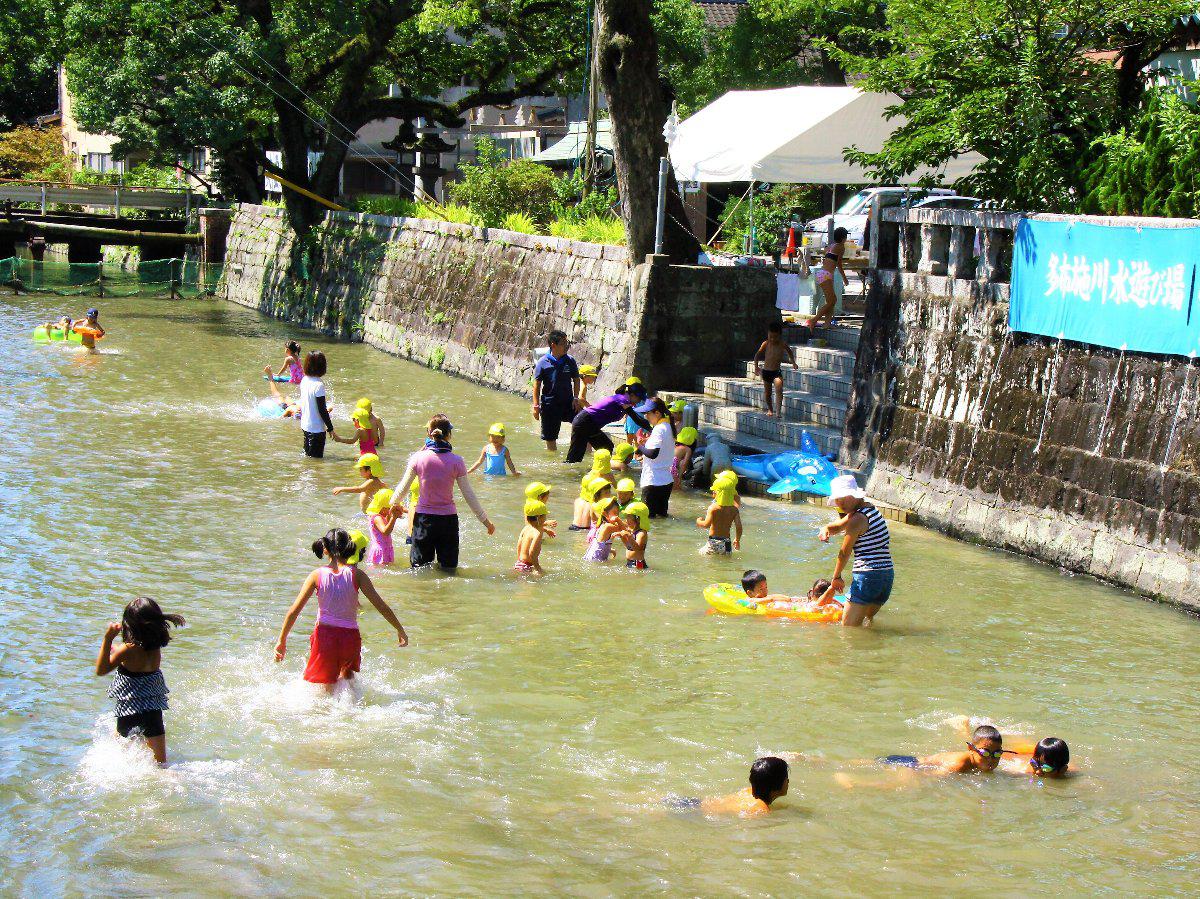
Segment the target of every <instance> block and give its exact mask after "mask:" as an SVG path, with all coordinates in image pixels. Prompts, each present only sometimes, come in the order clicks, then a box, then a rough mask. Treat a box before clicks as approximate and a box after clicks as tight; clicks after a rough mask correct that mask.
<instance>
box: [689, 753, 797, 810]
mask: <svg viewBox="0 0 1200 899" xmlns="http://www.w3.org/2000/svg"><path fill="white" fill-rule="evenodd" d="M787 792H788V763H787V762H785V761H784V760H783V759H781V758H778V757H777V756H773V755H768V756H763V757H762V758H759V759H755V760H754V764H753V765H751V766H750V786H749V787H746V788H745V789H742V790H738V791H737V792H736V793H730V794H729V795H728V796H720V797H715V798H713V799H705V800H703V801H701V802H696V801H695V800H692V801H690V802H689V801H687V800H684V801H683V802H682V803H679V802H678V801H676V802H675V803H670V804H672V805H675V806H676V807H683V808H695V807H699V809H700V811H701V812H703V813H704V814H706V815H736V816H737V817H739V818H757V817H759V816H761V815H765V814H767V813H768V812H770V811H771V805H772V803H774V802H775V800H777V799H782V798H783V797H784V796H786V795H787Z"/></svg>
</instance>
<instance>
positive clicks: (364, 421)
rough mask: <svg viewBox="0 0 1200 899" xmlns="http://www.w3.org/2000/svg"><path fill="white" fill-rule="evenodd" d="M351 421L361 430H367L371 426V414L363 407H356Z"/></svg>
mask: <svg viewBox="0 0 1200 899" xmlns="http://www.w3.org/2000/svg"><path fill="white" fill-rule="evenodd" d="M350 420H351V421H352V422H354V423H355V424H356V425H358V426H359V427H360V428H366V427H368V426H369V425H370V424H371V413H370V412H368V411H367V410H366V409H364V408H363V407H362V406H356V407H355V408H354V411H353V412H351V413H350Z"/></svg>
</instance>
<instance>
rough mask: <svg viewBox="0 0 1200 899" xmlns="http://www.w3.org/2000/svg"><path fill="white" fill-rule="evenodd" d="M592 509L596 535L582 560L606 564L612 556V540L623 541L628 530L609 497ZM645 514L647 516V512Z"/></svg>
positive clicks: (614, 503)
mask: <svg viewBox="0 0 1200 899" xmlns="http://www.w3.org/2000/svg"><path fill="white" fill-rule="evenodd" d="M592 509H593V510H594V511H595V515H596V533H595V534H594V535H593V537H592V539H591V541H590V542H589V543H588V545H587V550H586V551H585V552H584V554H583V560H584V561H585V562H607V561H608V558H609V556H611V555H612V542H613V538H614V537H620V538H622V539H624V537H625V535H626V534H628V533H629V528H628V527H626V525H625V522H623V521H621V507H620V506H618V505H617V501H616V500H615V499H613V498H612V497H611V496H610V497H606V498H605V499H600V500H596V502H595V503H594V504H593V506H592ZM646 514H647V515H649V510H647V513H646Z"/></svg>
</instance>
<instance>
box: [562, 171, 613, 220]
mask: <svg viewBox="0 0 1200 899" xmlns="http://www.w3.org/2000/svg"><path fill="white" fill-rule="evenodd" d="M583 187H584V183H583V176H582V175H581V174H579V172H578V171H575V172H572V173H570V174H569V175H563V176H562V177H561V178H556V179H555V180H554V202H553V203H552V204H551V208H550V212H551V215H552V216H553V217H554V218H556V219H562V220H564V221H569V222H581V221H583V220H584V219H587V218H592V217H595V216H605V215H612V213H613V210H615V209H616V206H617V203H618V202H619V201H618V198H617V190H616V188H614V187H600V188H593V190H592V191H591V192H590V193H588V194H587V195H586V196H585V195H584V192H583Z"/></svg>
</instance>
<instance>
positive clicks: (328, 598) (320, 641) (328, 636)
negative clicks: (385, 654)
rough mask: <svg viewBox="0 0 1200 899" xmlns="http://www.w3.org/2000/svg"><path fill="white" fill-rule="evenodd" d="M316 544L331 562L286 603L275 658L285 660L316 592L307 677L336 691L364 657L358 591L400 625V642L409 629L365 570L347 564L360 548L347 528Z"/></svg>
mask: <svg viewBox="0 0 1200 899" xmlns="http://www.w3.org/2000/svg"><path fill="white" fill-rule="evenodd" d="M312 550H313V553H315V554H316V556H317V557H318V558H328V559H329V562H328V564H326V565H323V566H321V567H320V568H318V569H316V570H315V571H313V572H312V574H310V575H309V576H308V577H307V578H306V579H305V581H304V586H303V587H301V588H300V594H299V595H298V596H297V597H296V601H295V602H293V603H292V607H291V608H290V609H288V613H287V617H286V618H284V620H283V630H281V631H280V632H279V642H278V643H277V644H275V661H276V662H282V661H283V659H284V656H285V655H287V638H288V634H289V633H291V630H292V628H293V627H294V626H295V624H296V619H297V618H299V617H300V613H301V612H302V611H304V606H305V605H307V603H308V601H309V599H311V598H312V595H313V593H316V594H317V608H318V611H317V626H316V627H315V628H314V629H313V632H312V637H311V638H309V644H308V645H309V650H308V664H307V665H305V667H304V679H305V680H306V681H308V682H309V683H312V684H322V685H323V686H324V687H325V689H326V690H327V691H332V690H333V685H334V684H335V683H337V682H338V680H342V679H345V680H351V679H352V678H353V677H354V673H355V672H356V671H358V670H359V666H360V664H361V661H362V659H361V657H362V635H361V634H359V632H358V608H359V602H358V594H359V592H362V594H363V595H364V596H366V597H367V599H368V600H369V601H370V603H371V605H373V606H374V607H375V608H376V610H377V611H378V612H379V614H380V615H382V616H383V619H384V620H385V621H386V622H387V623H388V624H390V625H391V626H392V627H394V628H395V629H396V636H397V637H398V638H399V643H400V645H401V646H407V645H408V634H406V633H404V628H403V627H402V626H401V625H400V622H399V620H398V619H397V618H396V614H395V613H394V612H393V611H392V608H391V606H389V605H388V604H387V603H386V602H384V601H383V597H381V596H380V595H379V592H378V591H377V590H376V589H375V585H374V584H373V583H371V579H370V578H369V577H368V576H367V573H366V572H365V571H363V570H362V569H360V568H356V567H355V566H353V565H350V564H348V560H350V559H352V558H354V557H355V556H357V555H358V552H359V550H358V547H356V546H355V545H354V541H353V540H351V539H350V535H349V534H348V533H346V532H345V531H343V530H342V529H341V528H335V529H334V530H331V531H329V532H328V533H326V534H325V536H324V537H322V538H321V539H320V540H314V541H313V545H312Z"/></svg>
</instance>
